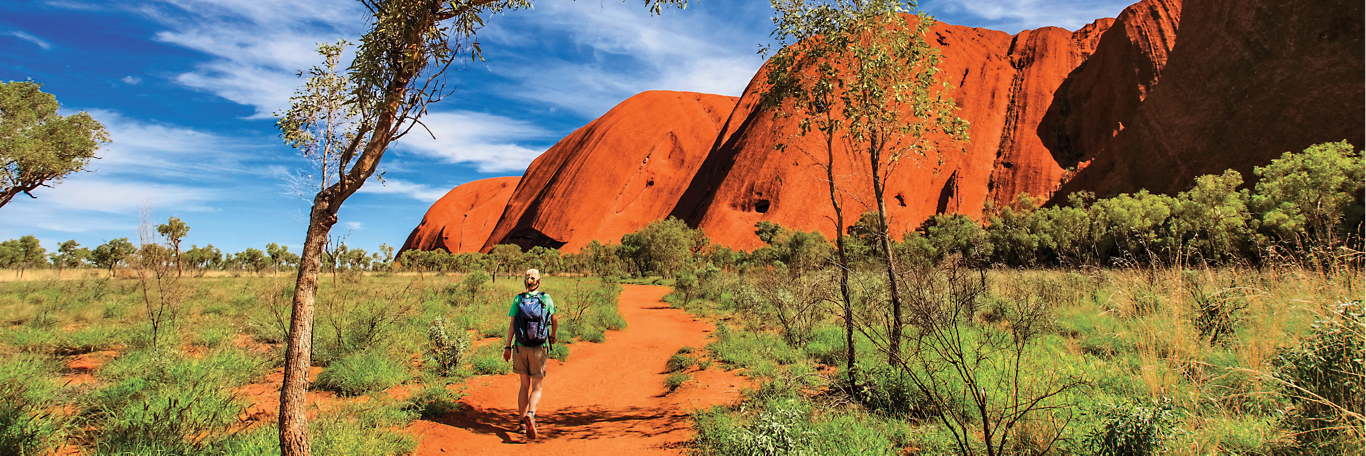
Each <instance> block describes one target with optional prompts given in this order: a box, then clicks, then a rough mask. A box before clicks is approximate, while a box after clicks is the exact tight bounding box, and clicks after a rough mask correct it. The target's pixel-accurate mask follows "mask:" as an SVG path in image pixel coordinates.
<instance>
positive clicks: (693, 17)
mask: <svg viewBox="0 0 1366 456" xmlns="http://www.w3.org/2000/svg"><path fill="white" fill-rule="evenodd" d="M537 6H538V8H537V9H536V10H534V11H529V12H525V13H524V16H518V17H517V18H515V20H514V19H513V17H512V16H508V17H507V18H500V19H506V20H507V21H508V22H511V24H509V25H507V26H503V25H499V24H495V25H491V26H490V27H489V29H488V31H486V32H485V33H484V34H483V36H484V37H485V38H486V39H490V40H493V41H495V42H498V43H500V44H503V45H507V46H528V45H535V44H534V43H532V44H528V43H527V42H526V41H524V40H522V39H521V38H520V37H523V36H536V35H541V36H555V35H565V36H566V37H567V38H568V40H569V43H568V44H572V48H573V49H572V52H574V53H575V58H574V60H573V61H569V60H563V59H538V60H535V61H530V60H513V61H504V60H500V58H499V57H500V56H498V55H492V56H491V57H490V59H489V62H488V65H489V67H490V68H491V69H492V70H493V71H494V72H495V73H497V74H500V75H502V76H504V77H506V78H508V79H510V80H511V82H512V84H509V85H507V86H505V87H503V91H504V92H505V93H506V95H508V96H511V97H516V98H523V99H529V100H533V101H538V102H544V103H550V104H552V105H555V106H558V107H561V108H564V109H569V110H571V111H574V112H577V113H579V114H582V115H585V116H590V117H592V116H598V115H601V114H602V113H604V112H606V111H607V110H608V109H611V107H612V106H615V105H616V104H617V103H620V102H621V101H622V100H624V99H626V98H629V97H630V96H632V95H635V94H637V93H640V92H643V91H646V90H679V91H695V92H704V93H716V94H722V95H740V93H741V92H742V91H743V90H744V88H745V86H746V85H747V84H748V83H749V81H750V79H751V78H753V76H754V73H755V72H756V71H758V69H759V66H760V65H762V64H763V59H762V58H760V57H759V56H757V55H756V54H755V51H756V50H757V49H758V46H759V43H760V42H761V41H763V40H765V39H766V36H767V30H766V29H756V28H755V27H754V26H753V25H752V24H740V25H739V26H736V27H727V25H728V24H727V23H726V20H727V19H731V18H718V17H715V16H709V15H707V13H706V12H704V11H698V10H694V11H690V14H686V15H683V14H666V15H665V16H662V17H657V16H651V15H650V14H649V13H648V12H647V11H646V10H645V9H644V8H641V7H640V5H639V4H638V3H634V2H624V3H623V2H602V3H595V2H545V3H544V4H538V5H537ZM729 25H734V24H729ZM580 55H586V56H587V58H579V56H580Z"/></svg>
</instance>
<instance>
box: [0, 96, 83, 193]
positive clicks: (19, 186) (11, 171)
mask: <svg viewBox="0 0 1366 456" xmlns="http://www.w3.org/2000/svg"><path fill="white" fill-rule="evenodd" d="M42 87H43V85H42V84H38V83H36V82H33V81H10V82H0V207H4V206H5V205H6V204H9V202H10V200H12V199H14V196H15V195H18V194H20V193H23V194H25V195H28V196H29V197H31V198H37V197H36V196H33V193H30V192H32V191H33V190H36V189H37V188H38V187H51V186H52V184H54V183H56V182H59V181H61V180H62V178H63V177H65V176H66V175H68V174H71V173H74V172H76V171H80V170H82V169H85V166H86V165H87V164H89V163H90V159H92V158H95V151H96V150H98V149H99V147H100V144H101V143H105V142H109V134H108V133H107V132H105V131H104V126H103V125H100V123H99V122H98V121H96V120H95V119H94V118H92V117H90V114H87V113H84V112H78V113H75V114H72V115H69V116H62V115H59V114H57V108H58V104H57V97H55V96H53V95H52V94H49V93H43V91H42V90H40V89H41V88H42Z"/></svg>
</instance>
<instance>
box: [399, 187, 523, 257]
mask: <svg viewBox="0 0 1366 456" xmlns="http://www.w3.org/2000/svg"><path fill="white" fill-rule="evenodd" d="M519 180H521V178H519V177H495V178H491V179H482V180H477V181H474V182H470V183H466V184H463V185H461V186H459V187H456V188H454V189H452V190H451V191H449V192H447V193H446V196H443V197H441V199H439V200H437V201H436V203H435V204H432V208H431V209H428V210H427V215H425V216H423V217H422V223H420V224H418V225H417V228H414V229H413V232H412V233H411V234H409V235H408V240H407V241H405V242H404V243H403V248H402V249H400V250H399V254H400V255H401V254H402V253H403V252H404V251H407V250H412V249H417V250H445V251H447V252H452V253H463V252H478V251H479V248H480V247H483V246H484V241H485V240H487V239H488V238H489V233H492V232H493V227H494V225H496V224H497V223H498V218H499V217H501V216H502V215H503V208H505V207H507V204H508V199H509V198H511V197H512V190H513V189H515V188H516V187H517V181H519Z"/></svg>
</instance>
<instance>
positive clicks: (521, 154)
mask: <svg viewBox="0 0 1366 456" xmlns="http://www.w3.org/2000/svg"><path fill="white" fill-rule="evenodd" d="M422 123H423V124H425V125H426V126H427V128H428V129H430V130H431V133H432V134H431V135H428V134H427V130H424V129H423V128H422V127H421V126H418V127H415V128H413V130H412V131H411V132H409V133H408V135H407V136H405V137H403V139H401V140H399V144H400V145H401V146H402V147H403V148H404V149H405V150H408V151H411V152H414V153H417V154H420V155H424V156H427V157H433V158H437V159H440V160H442V161H444V162H446V163H460V164H471V165H474V166H475V167H476V168H477V169H478V170H479V172H481V173H497V172H507V171H523V170H526V167H527V165H530V164H531V161H532V160H534V159H535V158H536V157H537V156H539V155H540V154H541V153H542V152H544V151H545V150H544V149H533V148H530V147H526V146H522V145H519V144H518V143H519V142H523V141H529V140H537V139H547V135H548V134H549V133H548V132H546V131H545V130H544V129H542V128H540V127H538V126H536V125H534V124H532V123H530V122H527V121H523V120H517V119H512V118H507V117H502V116H496V115H492V114H485V113H479V112H468V111H457V112H433V113H430V114H427V115H426V116H424V117H423V118H422ZM433 136H435V139H433ZM443 194H444V193H443ZM437 198H440V195H438V196H437ZM432 201H435V199H432Z"/></svg>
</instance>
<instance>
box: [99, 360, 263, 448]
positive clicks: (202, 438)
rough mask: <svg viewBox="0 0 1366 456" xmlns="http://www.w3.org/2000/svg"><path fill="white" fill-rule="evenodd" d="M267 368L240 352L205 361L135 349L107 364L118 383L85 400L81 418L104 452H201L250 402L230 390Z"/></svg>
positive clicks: (109, 376) (107, 370) (111, 377)
mask: <svg viewBox="0 0 1366 456" xmlns="http://www.w3.org/2000/svg"><path fill="white" fill-rule="evenodd" d="M263 371H264V369H263V365H262V364H260V362H259V361H258V360H255V359H252V358H251V357H249V356H247V355H245V354H243V353H241V352H239V351H235V350H227V351H222V352H219V353H216V354H214V355H212V356H209V357H206V358H204V359H200V360H191V359H184V358H181V357H178V356H174V355H170V354H167V353H165V352H145V351H144V352H133V353H129V354H126V355H124V356H122V357H120V358H117V359H115V360H114V361H111V362H110V363H109V364H108V365H106V366H105V367H104V368H102V369H101V374H102V375H103V376H105V377H107V379H108V380H111V381H112V382H113V384H112V385H110V386H108V387H105V388H103V389H100V390H98V391H96V392H94V393H93V394H91V395H90V396H89V397H88V398H87V402H88V404H87V406H86V412H85V413H83V414H82V418H83V419H85V420H87V421H88V422H89V423H90V424H91V425H94V427H95V429H97V431H96V439H95V447H96V449H97V450H98V451H99V452H102V453H170V454H187V453H197V452H200V451H202V450H203V449H204V448H206V446H207V445H209V444H211V443H213V442H214V441H215V440H216V439H218V438H221V435H222V433H223V432H224V431H225V430H226V429H227V428H228V427H230V426H232V425H234V424H236V423H237V416H238V415H239V414H240V413H241V412H242V410H243V408H244V404H243V403H242V402H241V401H240V400H239V399H238V398H237V397H236V396H235V395H234V394H233V393H232V389H233V388H235V387H238V386H241V385H243V384H245V383H246V382H248V381H249V380H250V379H251V378H253V377H256V376H258V375H260V374H262V373H263Z"/></svg>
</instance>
